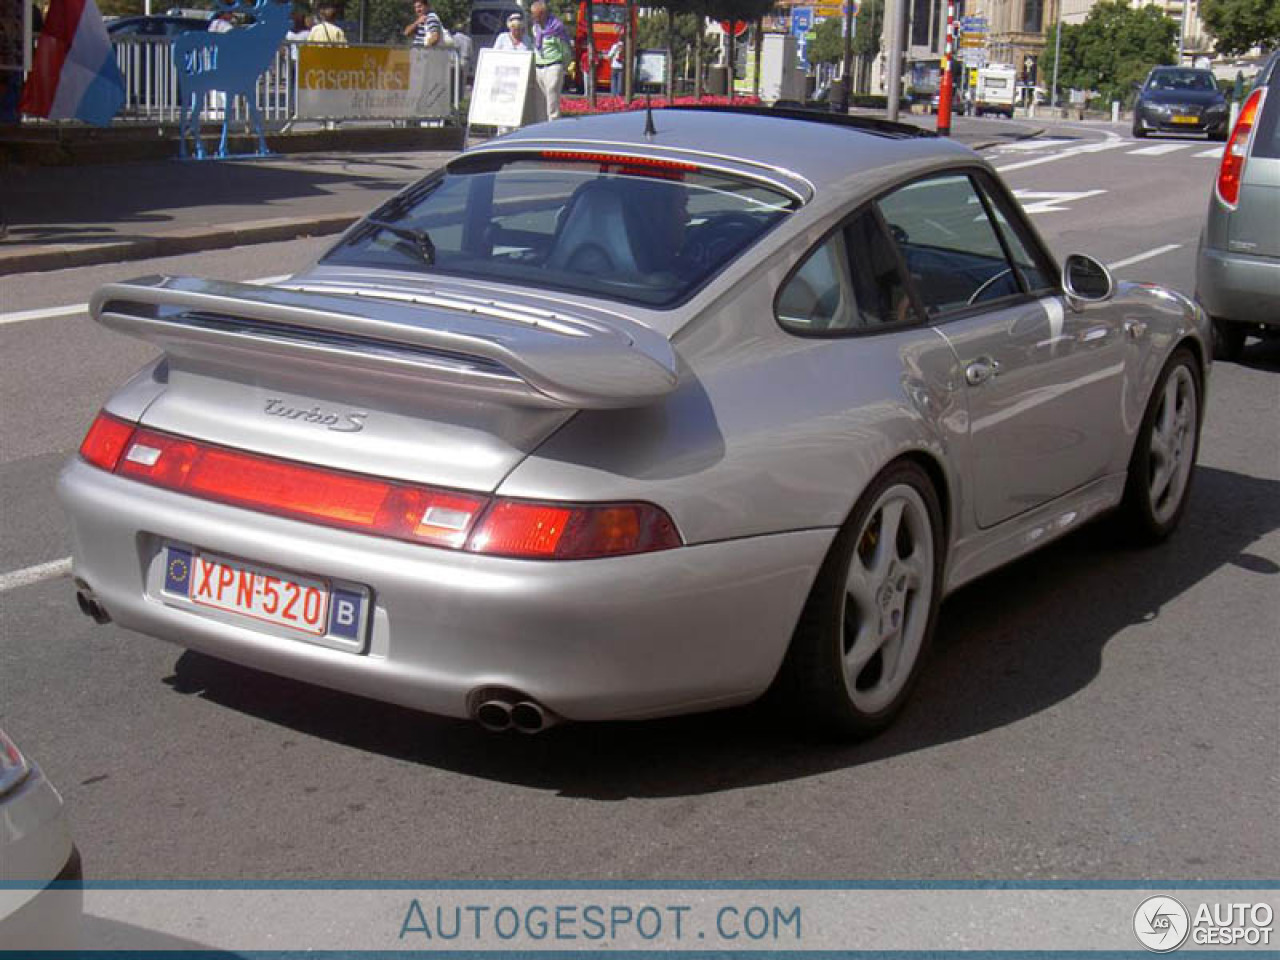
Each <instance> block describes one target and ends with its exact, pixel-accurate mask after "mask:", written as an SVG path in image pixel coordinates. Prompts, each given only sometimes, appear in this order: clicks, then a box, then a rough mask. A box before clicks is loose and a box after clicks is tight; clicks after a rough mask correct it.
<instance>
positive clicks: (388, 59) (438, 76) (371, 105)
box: [298, 43, 453, 120]
mask: <svg viewBox="0 0 1280 960" xmlns="http://www.w3.org/2000/svg"><path fill="white" fill-rule="evenodd" d="M452 73H453V53H452V51H450V50H434V49H426V48H422V47H407V48H406V47H372V46H329V45H326V44H313V43H304V44H300V45H299V46H298V119H300V120H327V119H334V120H338V119H361V120H363V119H369V120H380V119H391V120H401V119H403V120H413V119H436V118H442V117H447V116H449V114H450V110H451V106H450V90H451V89H452V87H451V75H452Z"/></svg>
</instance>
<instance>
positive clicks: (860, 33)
mask: <svg viewBox="0 0 1280 960" xmlns="http://www.w3.org/2000/svg"><path fill="white" fill-rule="evenodd" d="M944 7H945V4H944ZM944 12H945V10H944ZM857 19H858V25H857V29H856V30H855V31H854V35H853V55H854V56H855V57H857V56H863V57H874V56H876V55H877V54H878V53H879V52H880V35H881V34H882V33H883V32H884V0H863V3H861V4H860V5H859V6H858V18H857Z"/></svg>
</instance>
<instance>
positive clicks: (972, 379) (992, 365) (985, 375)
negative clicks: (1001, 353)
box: [964, 357, 1000, 387]
mask: <svg viewBox="0 0 1280 960" xmlns="http://www.w3.org/2000/svg"><path fill="white" fill-rule="evenodd" d="M999 373H1000V363H999V361H997V360H995V359H994V358H992V357H979V358H978V359H977V360H974V361H973V362H972V363H970V364H969V365H968V366H967V367H965V368H964V379H965V382H966V383H968V384H969V386H971V387H976V386H978V385H979V384H983V383H986V382H987V381H988V380H990V379H991V378H992V377H994V376H996V375H997V374H999Z"/></svg>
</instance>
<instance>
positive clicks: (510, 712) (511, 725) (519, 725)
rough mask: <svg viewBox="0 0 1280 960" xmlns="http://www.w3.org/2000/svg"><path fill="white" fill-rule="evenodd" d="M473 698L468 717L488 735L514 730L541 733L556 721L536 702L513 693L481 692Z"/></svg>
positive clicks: (554, 716) (551, 714) (556, 718)
mask: <svg viewBox="0 0 1280 960" xmlns="http://www.w3.org/2000/svg"><path fill="white" fill-rule="evenodd" d="M478 693H479V694H480V695H479V696H473V698H472V702H473V703H475V707H474V708H473V709H472V711H471V716H472V717H473V718H474V719H475V721H476V723H478V724H480V726H482V727H484V728H485V729H486V730H488V731H489V732H490V733H502V732H503V731H506V730H516V731H518V732H519V733H528V734H534V733H541V732H542V731H544V730H548V729H550V728H551V727H554V726H555V725H556V724H557V723H559V722H560V718H559V717H558V716H556V714H554V713H552V712H551V711H550V710H548V709H547V708H546V707H544V706H543V705H542V704H540V703H538V702H537V701H536V700H531V699H529V698H528V697H526V696H525V695H524V694H520V693H516V692H514V691H498V690H481V691H478Z"/></svg>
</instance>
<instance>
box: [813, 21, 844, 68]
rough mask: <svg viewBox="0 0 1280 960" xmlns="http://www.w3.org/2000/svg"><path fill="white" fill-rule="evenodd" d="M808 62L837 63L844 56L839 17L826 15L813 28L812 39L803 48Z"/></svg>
mask: <svg viewBox="0 0 1280 960" xmlns="http://www.w3.org/2000/svg"><path fill="white" fill-rule="evenodd" d="M805 54H806V55H807V58H808V60H809V62H810V63H837V62H839V60H840V58H841V57H842V56H844V37H843V36H841V30H840V18H839V17H827V18H826V19H825V20H823V21H822V22H821V23H819V24H818V25H817V26H816V27H814V30H813V39H812V40H811V41H809V46H808V47H806V48H805Z"/></svg>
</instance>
